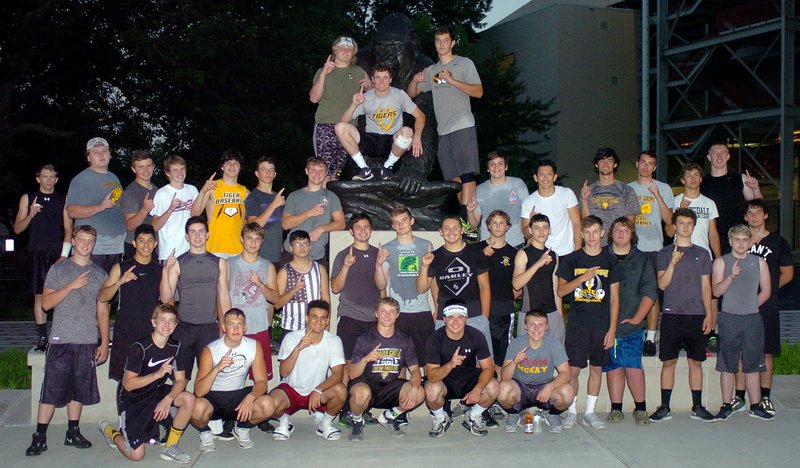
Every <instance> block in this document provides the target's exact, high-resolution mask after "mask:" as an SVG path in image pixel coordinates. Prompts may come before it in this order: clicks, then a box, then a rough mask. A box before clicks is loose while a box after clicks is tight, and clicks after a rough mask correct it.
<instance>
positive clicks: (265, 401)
mask: <svg viewBox="0 0 800 468" xmlns="http://www.w3.org/2000/svg"><path fill="white" fill-rule="evenodd" d="M256 403H257V405H258V408H259V409H260V410H261V414H262V416H263V417H265V418H268V417H270V416H272V413H274V412H275V400H273V399H272V397H271V396H269V395H264V396H262V397H261V398H259V399H258V400H256Z"/></svg>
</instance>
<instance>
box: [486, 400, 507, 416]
mask: <svg viewBox="0 0 800 468" xmlns="http://www.w3.org/2000/svg"><path fill="white" fill-rule="evenodd" d="M489 414H491V415H492V417H493V418H494V419H497V420H500V419H503V416H505V413H504V412H503V408H501V407H500V405H498V404H497V403H495V404H493V405H492V406H491V407H489Z"/></svg>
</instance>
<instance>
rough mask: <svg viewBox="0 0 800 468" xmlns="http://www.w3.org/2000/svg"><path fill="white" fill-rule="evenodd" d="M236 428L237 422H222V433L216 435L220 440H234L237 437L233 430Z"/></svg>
mask: <svg viewBox="0 0 800 468" xmlns="http://www.w3.org/2000/svg"><path fill="white" fill-rule="evenodd" d="M235 427H236V421H228V420H225V421H222V432H220V433H219V434H214V437H216V438H217V439H219V440H233V439H235V438H236V437H235V436H234V435H233V430H234V428H235Z"/></svg>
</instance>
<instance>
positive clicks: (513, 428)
mask: <svg viewBox="0 0 800 468" xmlns="http://www.w3.org/2000/svg"><path fill="white" fill-rule="evenodd" d="M518 426H519V413H508V416H506V432H508V433H512V432H517V427H518Z"/></svg>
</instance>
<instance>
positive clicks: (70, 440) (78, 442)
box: [64, 427, 92, 449]
mask: <svg viewBox="0 0 800 468" xmlns="http://www.w3.org/2000/svg"><path fill="white" fill-rule="evenodd" d="M64 445H69V446H72V447H75V448H79V449H87V448H90V447H91V446H92V443H91V442H89V441H88V440H86V437H84V436H83V434H81V430H80V429H78V428H77V427H76V428H75V429H67V434H66V435H65V436H64Z"/></svg>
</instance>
